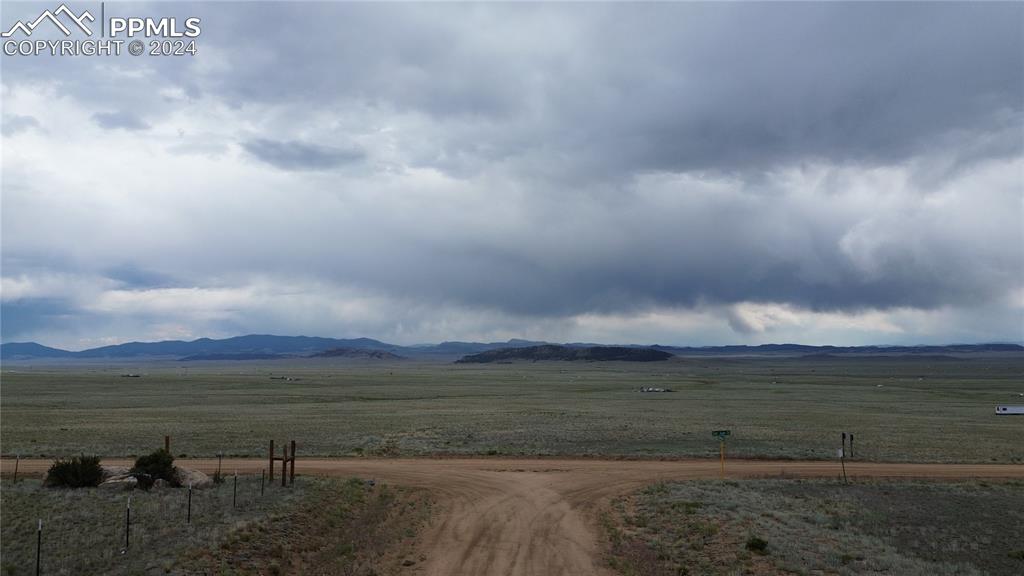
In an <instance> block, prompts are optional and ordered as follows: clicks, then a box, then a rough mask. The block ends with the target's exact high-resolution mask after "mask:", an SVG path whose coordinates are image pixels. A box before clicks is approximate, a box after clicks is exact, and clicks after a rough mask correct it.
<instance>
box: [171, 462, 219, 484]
mask: <svg viewBox="0 0 1024 576" xmlns="http://www.w3.org/2000/svg"><path fill="white" fill-rule="evenodd" d="M174 480H175V482H177V483H178V485H179V486H184V487H186V488H187V487H189V486H192V487H193V488H210V487H212V486H213V480H212V479H211V478H210V477H209V476H207V475H206V474H204V473H202V472H200V471H199V470H189V469H188V468H180V467H178V466H175V467H174Z"/></svg>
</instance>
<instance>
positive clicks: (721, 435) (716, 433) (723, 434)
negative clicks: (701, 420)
mask: <svg viewBox="0 0 1024 576" xmlns="http://www.w3.org/2000/svg"><path fill="white" fill-rule="evenodd" d="M730 434H732V431H731V430H715V431H713V432H711V435H712V436H714V437H715V438H725V437H726V436H729V435H730Z"/></svg>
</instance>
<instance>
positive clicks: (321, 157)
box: [242, 138, 364, 170]
mask: <svg viewBox="0 0 1024 576" xmlns="http://www.w3.org/2000/svg"><path fill="white" fill-rule="evenodd" d="M242 147H243V148H245V151H246V152H248V153H249V154H252V155H253V156H254V157H255V158H256V159H258V160H261V161H263V162H266V163H267V164H270V165H271V166H274V167H275V168H280V169H281V170H330V169H332V168H337V167H339V166H343V165H345V164H351V163H353V162H357V161H359V160H361V159H362V158H363V157H364V154H363V152H362V151H361V150H358V149H355V148H348V149H346V148H336V147H333V146H322V145H319V144H311V143H306V142H296V141H286V142H280V141H276V140H269V139H266V138H256V139H253V140H248V141H246V142H243V143H242Z"/></svg>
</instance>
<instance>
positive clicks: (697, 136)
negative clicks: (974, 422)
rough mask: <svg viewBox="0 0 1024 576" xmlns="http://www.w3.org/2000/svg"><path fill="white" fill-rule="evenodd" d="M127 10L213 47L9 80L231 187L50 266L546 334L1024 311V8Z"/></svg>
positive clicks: (8, 226)
mask: <svg viewBox="0 0 1024 576" xmlns="http://www.w3.org/2000/svg"><path fill="white" fill-rule="evenodd" d="M116 9H117V10H124V11H132V12H135V13H148V12H153V13H167V12H168V11H173V12H174V13H175V15H179V16H184V15H197V16H201V17H202V18H203V34H202V37H201V38H200V39H199V40H201V43H200V54H199V56H197V57H196V58H162V59H149V60H145V61H143V60H141V59H134V60H133V59H131V58H130V57H127V58H125V59H121V60H117V59H109V60H105V61H103V62H102V63H97V64H95V65H83V63H82V62H81V61H78V60H75V59H59V58H58V59H52V62H50V63H48V64H47V66H39V65H37V64H38V63H36V64H33V63H32V62H30V61H28V60H26V59H8V60H5V66H6V68H5V76H4V83H5V85H6V86H16V85H18V84H19V83H23V84H25V85H33V84H34V83H40V82H43V83H45V82H47V81H51V82H55V83H56V85H57V86H58V89H57V91H58V93H59V94H61V95H67V96H69V97H70V98H72V99H75V101H76V102H79V103H81V104H82V105H83V106H84V107H86V108H88V109H90V110H101V111H104V110H111V109H116V110H120V112H117V113H115V117H113V118H108V117H105V116H103V113H102V112H101V113H98V114H96V116H94V118H96V122H97V123H99V124H100V125H103V126H104V127H105V128H111V127H122V128H129V129H131V125H132V120H134V121H135V122H137V124H135V127H136V128H137V127H139V126H140V125H141V123H142V121H141V120H140V119H141V118H142V117H145V118H146V120H147V122H148V123H149V124H151V125H152V126H153V129H152V130H151V131H150V132H149V133H153V132H157V131H158V130H162V129H167V132H171V131H172V130H175V131H177V130H180V134H181V136H180V137H179V140H177V141H174V142H171V141H163V140H162V142H166V144H167V146H168V149H169V150H173V151H175V152H176V153H178V156H179V157H184V156H186V155H185V154H181V152H183V151H188V152H190V154H189V155H187V156H188V157H189V158H192V159H193V161H194V162H196V163H197V164H196V165H197V166H203V167H205V168H206V169H208V170H210V171H211V173H213V172H218V171H219V170H223V171H224V173H217V174H211V175H209V178H208V177H207V175H205V174H204V175H203V178H195V179H189V180H186V181H184V182H183V184H182V185H181V186H180V187H179V189H178V190H180V191H182V192H183V194H182V195H181V196H180V197H179V196H178V195H177V193H176V194H174V195H173V199H172V200H167V198H171V197H172V195H170V194H166V192H165V194H164V195H163V196H159V195H157V193H154V195H157V196H159V197H158V198H157V200H160V201H162V202H164V204H160V209H150V207H149V205H148V204H146V203H143V202H140V203H139V207H137V208H135V209H134V210H125V211H123V212H119V216H118V217H119V218H120V219H121V220H120V222H128V223H131V222H135V221H136V218H137V217H143V216H145V217H148V218H150V219H151V220H150V221H151V222H152V223H153V224H152V225H151V226H149V227H140V228H142V229H143V230H144V232H145V233H143V234H140V233H139V232H138V229H136V228H134V227H130V226H122V225H118V226H110V225H109V222H103V221H102V217H101V216H96V217H95V218H96V221H89V220H86V219H85V217H84V216H80V213H79V212H74V213H72V216H69V217H68V219H70V220H71V221H72V222H71V224H77V223H79V219H81V222H83V223H84V224H80V225H79V226H78V227H77V228H76V229H75V231H76V232H77V235H75V238H86V240H82V241H81V242H83V243H88V241H95V242H97V243H99V242H100V241H101V240H102V241H104V242H106V244H103V245H102V246H99V247H98V248H96V249H95V250H85V249H81V250H79V248H78V246H70V243H67V244H63V245H57V246H54V247H51V248H49V249H46V250H43V249H40V252H41V253H47V254H57V253H65V252H66V253H74V254H75V256H74V257H72V258H70V259H71V260H73V261H74V262H76V264H75V265H76V266H78V267H81V268H84V269H86V271H88V270H89V269H92V270H94V272H95V273H96V274H97V275H98V276H102V277H104V278H111V279H114V280H116V281H123V282H124V283H125V285H126V286H129V287H135V286H138V287H143V288H145V287H151V286H160V285H166V284H162V282H163V279H161V278H149V279H147V278H142V277H144V276H146V274H145V273H141V272H139V273H137V271H140V270H150V269H152V270H162V271H174V278H175V283H176V284H175V285H180V286H195V287H209V286H217V287H223V286H226V285H230V286H245V285H246V282H249V281H250V279H251V278H253V277H254V276H255V277H269V278H274V279H281V278H285V279H288V280H289V281H290V280H292V279H296V278H301V279H302V282H306V283H307V284H308V286H315V287H316V288H315V289H321V288H322V287H323V286H325V285H326V286H329V287H337V286H344V287H351V288H354V289H358V290H363V291H366V292H368V293H371V294H381V295H387V296H389V297H394V298H399V299H403V301H412V302H417V303H423V304H424V305H426V306H436V305H439V304H443V305H451V306H453V307H458V306H463V307H466V308H467V309H472V310H497V311H500V312H502V313H507V314H511V315H518V316H520V317H527V318H563V317H566V316H571V315H575V314H587V313H627V314H628V313H636V312H641V311H644V310H650V309H658V308H659V307H669V308H671V307H695V308H697V307H701V306H705V305H711V306H729V305H733V304H736V303H744V302H780V303H785V304H789V305H793V306H796V307H799V308H803V309H813V310H843V311H854V312H856V311H863V310H873V309H883V310H889V309H897V308H900V309H902V308H912V309H928V310H941V309H945V308H949V307H960V308H964V309H967V308H970V307H972V306H988V307H990V308H991V307H998V306H1009V305H1008V304H1005V303H1006V302H1007V301H1010V300H1011V299H1012V298H1013V297H1014V296H1013V295H1014V294H1016V293H1020V294H1024V291H1022V290H1024V221H1022V217H1021V212H1020V200H1021V192H1022V187H1021V177H1020V160H1021V156H1022V155H1024V131H1022V129H1021V126H1022V124H1024V25H1022V22H1024V4H1020V3H978V4H954V3H929V4H921V3H785V4H782V3H720V4H711V3H641V4H585V5H584V4H557V5H556V4H535V3H522V4H481V5H466V4H431V5H429V6H427V5H417V4H364V3H334V4H332V3H299V4H285V3H256V4H251V5H249V4H237V3H215V4H209V3H207V4H197V5H188V4H178V3H176V4H174V5H173V7H171V6H166V7H165V6H162V5H160V4H156V5H151V6H145V7H133V6H132V5H129V4H118V5H117V7H116ZM50 64H52V66H51V65H50ZM41 119H42V118H41ZM42 120H43V121H45V119H42ZM190 121H191V123H192V125H191V126H184V127H181V126H179V125H178V124H181V125H187V124H189V122H190ZM221 122H223V126H222V125H221ZM165 123H166V125H165ZM47 125H48V124H47ZM197 125H198V126H197ZM5 126H6V117H5ZM5 130H6V127H5ZM5 134H6V133H5ZM111 136H114V134H111ZM116 136H118V137H122V136H133V135H131V134H127V135H126V134H124V131H118V133H117V134H116ZM142 136H143V134H139V135H135V136H133V137H139V138H141V137H142ZM234 143H238V145H239V146H241V149H242V150H244V155H243V156H242V158H243V161H242V162H240V163H238V165H237V166H235V165H234V164H233V162H234V161H235V160H237V158H235V157H234V156H233V154H234V152H236V151H237V148H236V146H235V145H234ZM207 158H211V159H213V160H212V161H211V162H209V163H201V162H203V161H205V159H207ZM247 158H252V159H255V160H257V161H258V162H251V161H244V159H247ZM264 165H266V166H270V167H273V168H275V169H276V170H274V171H270V170H267V169H266V166H264ZM353 165H358V166H359V170H335V169H337V168H341V167H346V166H353ZM14 168H16V167H14ZM232 170H234V171H233V172H232ZM5 171H6V170H5ZM213 176H216V177H217V179H216V180H214V178H213ZM8 180H9V182H5V184H4V189H5V194H6V193H7V192H8V191H10V190H15V188H14V187H15V186H18V185H19V182H22V180H24V181H31V179H28V178H24V179H16V181H15V180H12V179H11V178H8ZM267 180H273V181H272V183H270V184H266V186H264V187H262V188H261V186H263V185H264V183H265V181H267ZM11 182H14V183H11ZM20 185H24V184H23V183H22V184H20ZM254 189H258V190H259V193H253V192H250V191H251V190H254ZM185 191H187V192H190V193H192V194H193V195H191V196H187V195H185V194H184V192H185ZM243 191H244V194H243ZM39 192H40V191H38V190H36V191H34V192H33V193H23V194H21V195H20V196H19V197H18V200H17V202H18V203H19V204H12V201H10V200H8V199H6V198H5V202H6V204H5V210H4V214H6V215H7V216H4V220H5V221H4V225H5V226H4V228H5V230H18V231H19V232H18V234H23V235H24V236H25V237H26V238H29V237H31V235H32V234H34V233H35V232H33V231H32V230H29V229H28V228H27V226H28V225H27V224H25V226H26V228H25V229H22V228H19V222H18V221H17V220H15V219H14V217H13V216H11V215H10V214H13V213H14V212H13V211H12V209H16V210H18V211H21V212H28V211H29V210H30V208H29V207H28V206H30V205H32V202H33V195H32V194H38V193H39ZM115 192H116V190H115ZM176 192H177V190H176ZM141 193H143V192H140V194H141ZM367 195H371V196H372V200H366V196H367ZM239 197H244V198H245V201H244V203H242V204H240V203H239V202H238V198H239ZM130 200H131V198H127V199H126V198H118V199H117V202H118V203H119V204H118V205H119V206H120V205H124V203H125V202H127V201H130ZM190 202H191V203H190ZM22 204H24V205H25V206H22ZM12 206H13V208H12ZM85 208H86V209H88V208H89V206H86V207H85ZM37 211H39V212H47V211H46V210H41V209H38V208H37ZM111 218H113V217H112V216H111ZM9 219H10V220H9ZM35 220H38V221H44V220H46V219H44V218H37V219H35ZM97 229H103V230H104V234H102V235H99V234H96V233H95V230H97ZM267 230H286V231H287V233H282V234H268V233H265V231H267ZM13 234H15V233H13V232H9V231H5V250H4V262H5V263H6V262H7V261H9V260H10V259H12V258H16V257H18V256H19V255H21V254H22V251H27V250H29V248H25V247H21V248H19V243H18V242H12V241H9V240H12V239H13V240H18V238H9V237H8V235H13ZM39 234H42V233H41V232H40V233H39ZM59 237H60V236H57V235H56V234H53V233H51V234H48V235H46V236H45V237H43V236H41V237H40V238H39V240H38V243H39V244H45V242H47V241H51V240H47V239H48V238H59ZM140 239H141V240H140ZM24 243H25V244H26V245H27V244H28V241H27V240H26V241H24ZM353 246H360V247H364V246H370V247H371V248H369V249H351V248H350V247H353ZM339 247H345V248H347V249H343V248H339ZM33 249H35V248H34V247H33ZM79 252H81V253H79ZM126 262H127V263H126ZM119 266H124V267H125V268H123V271H124V274H121V273H118V272H117V269H118V268H117V267H119ZM90 267H91V268H90ZM56 268H61V267H60V266H56ZM54 271H55V272H59V271H60V270H54ZM139 274H141V276H139ZM133 279H134V280H133ZM136 280H138V282H136ZM313 289H314V288H310V290H313ZM332 289H333V288H332ZM326 291H327V292H330V290H326ZM1018 298H1019V296H1018ZM1008 310H1009V309H1008ZM274 313H276V311H272V312H270V314H274ZM1014 314H1017V315H1018V316H1019V308H1015V309H1013V310H1010V311H1009V312H1007V315H1008V317H1013V315H1014ZM726 316H727V317H726V319H725V322H727V323H729V324H730V325H732V327H733V329H734V330H735V331H737V332H740V333H749V332H752V331H757V329H758V326H756V325H755V324H756V322H755V323H752V322H751V321H750V320H749V319H748V318H745V317H743V316H742V315H740V314H738V313H728V314H727V315H726ZM395 322H396V323H398V322H400V319H397V320H395ZM1004 332H1005V331H1004Z"/></svg>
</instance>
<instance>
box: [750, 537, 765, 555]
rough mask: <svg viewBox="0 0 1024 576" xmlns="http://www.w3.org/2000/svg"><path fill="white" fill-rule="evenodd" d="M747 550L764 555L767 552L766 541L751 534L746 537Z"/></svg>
mask: <svg viewBox="0 0 1024 576" xmlns="http://www.w3.org/2000/svg"><path fill="white" fill-rule="evenodd" d="M747 550H750V551H751V552H753V553H754V554H760V555H761V556H764V555H765V554H767V553H768V541H767V540H764V539H763V538H758V537H757V536H751V537H750V538H747Z"/></svg>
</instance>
